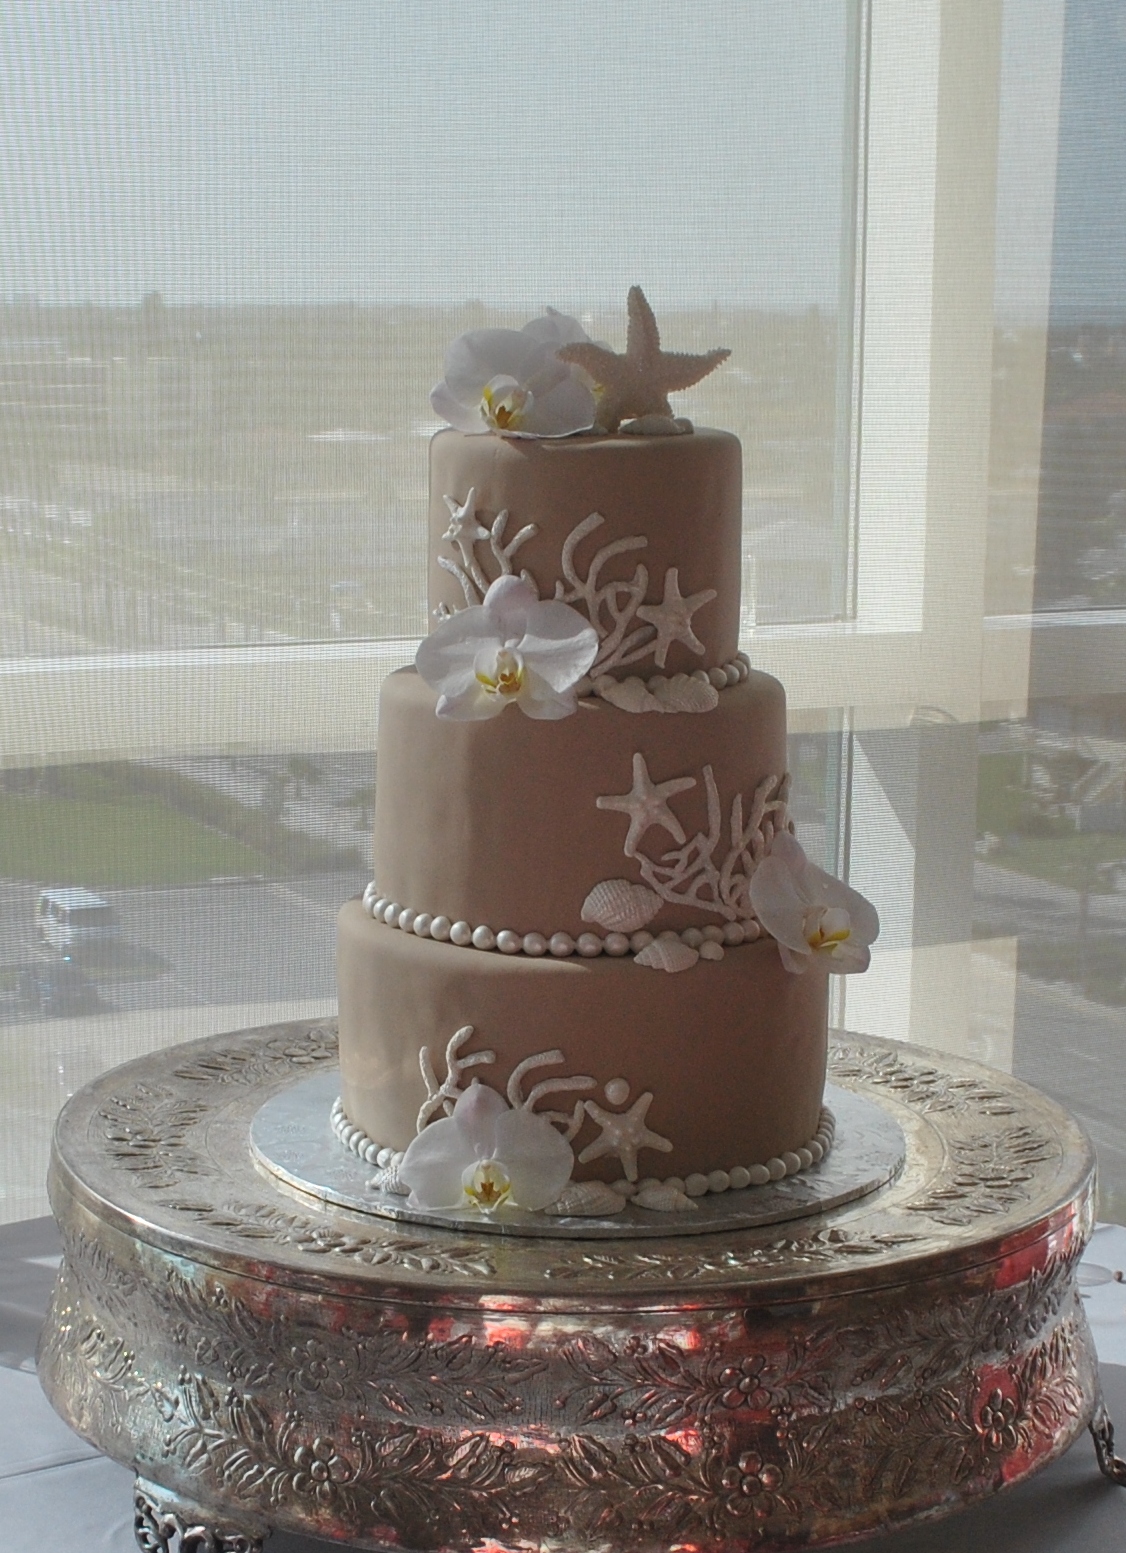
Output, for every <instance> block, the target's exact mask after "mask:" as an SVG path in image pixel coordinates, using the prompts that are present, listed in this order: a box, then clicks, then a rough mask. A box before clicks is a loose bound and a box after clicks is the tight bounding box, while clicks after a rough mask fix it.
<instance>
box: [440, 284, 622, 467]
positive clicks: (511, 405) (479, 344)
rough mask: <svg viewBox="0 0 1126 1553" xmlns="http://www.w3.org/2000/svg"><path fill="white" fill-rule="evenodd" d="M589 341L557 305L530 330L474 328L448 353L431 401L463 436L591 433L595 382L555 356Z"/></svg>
mask: <svg viewBox="0 0 1126 1553" xmlns="http://www.w3.org/2000/svg"><path fill="white" fill-rule="evenodd" d="M588 338H589V337H588V335H587V334H586V331H585V330H584V329H583V327H582V325H581V324H580V323H579V321H578V320H577V319H575V318H570V317H568V315H567V314H566V313H557V312H556V311H555V309H554V308H550V307H549V308H548V310H547V314H546V316H545V317H543V318H534V319H533V320H532V321H531V323H528V324H525V325H524V327H523V329H471V330H470V331H469V333H468V334H462V335H459V336H458V338H457V339H456V340H455V341H454V342H453V344H452V345H451V346H450V348H449V350H448V351H447V353H446V366H445V376H444V377H443V379H442V381H441V382H440V383H439V384H438V385H437V386H436V387H435V388H434V389H433V391H432V392H431V395H430V403H431V404H432V405H433V407H434V409H435V410H436V412H437V413H438V414H439V415H440V416H441V417H442V419H443V420H445V421H449V423H450V425H451V426H455V427H456V428H457V429H458V431H468V432H486V431H499V432H503V433H504V434H505V435H507V436H513V437H568V436H570V435H571V433H572V432H576V431H585V430H586V429H587V428H588V427H589V426H592V425H593V424H594V413H595V405H594V394H593V392H592V385H591V381H590V378H589V377H588V376H587V374H586V373H585V372H584V371H583V370H582V368H581V367H576V366H571V365H568V363H566V362H563V361H560V360H559V359H558V357H557V356H556V354H555V352H556V351H557V350H558V348H559V347H560V346H561V345H576V344H579V343H581V342H582V341H586V340H588Z"/></svg>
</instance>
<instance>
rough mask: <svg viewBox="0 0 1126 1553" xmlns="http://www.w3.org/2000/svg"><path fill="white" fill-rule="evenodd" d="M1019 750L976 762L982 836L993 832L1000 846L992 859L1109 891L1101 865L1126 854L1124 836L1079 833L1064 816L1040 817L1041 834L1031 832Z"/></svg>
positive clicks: (1034, 874) (1072, 885) (1078, 885)
mask: <svg viewBox="0 0 1126 1553" xmlns="http://www.w3.org/2000/svg"><path fill="white" fill-rule="evenodd" d="M1021 773H1022V758H1021V756H1020V755H985V756H983V757H982V759H981V760H980V761H979V763H978V778H977V829H978V835H983V834H984V833H985V832H986V831H991V832H992V833H993V835H995V836H1000V837H1001V840H1002V846H1001V848H1000V850H999V851H997V852H994V853H992V854H991V855H990V858H989V861H990V862H991V863H994V864H996V865H997V867H999V868H1011V869H1012V870H1013V872H1014V873H1018V874H1029V875H1030V876H1031V877H1033V878H1035V879H1046V880H1048V881H1049V882H1050V883H1051V884H1062V885H1066V887H1067V888H1068V889H1070V890H1081V889H1088V890H1090V891H1091V892H1092V893H1093V894H1103V893H1104V892H1106V891H1108V890H1110V888H1111V881H1110V880H1109V879H1108V878H1107V877H1106V875H1105V874H1102V875H1100V873H1099V865H1100V864H1104V863H1111V862H1117V861H1119V860H1120V859H1124V858H1126V836H1122V835H1112V834H1105V833H1103V832H1101V831H1088V832H1087V833H1086V834H1080V833H1079V832H1078V831H1076V830H1075V829H1073V827H1072V826H1071V824H1070V823H1069V822H1068V821H1067V820H1066V819H1058V820H1048V819H1044V820H1042V821H1040V822H1039V826H1040V829H1041V830H1042V831H1043V832H1044V833H1043V834H1030V833H1029V819H1030V810H1029V805H1028V800H1027V798H1026V796H1025V795H1024V794H1023V793H1022V792H1021V791H1020V779H1021Z"/></svg>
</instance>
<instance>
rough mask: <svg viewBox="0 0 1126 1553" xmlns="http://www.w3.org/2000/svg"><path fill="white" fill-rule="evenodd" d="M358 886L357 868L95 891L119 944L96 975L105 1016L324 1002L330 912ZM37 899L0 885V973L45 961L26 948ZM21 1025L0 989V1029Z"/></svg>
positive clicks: (328, 991) (330, 973) (361, 880)
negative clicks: (114, 918)
mask: <svg viewBox="0 0 1126 1553" xmlns="http://www.w3.org/2000/svg"><path fill="white" fill-rule="evenodd" d="M366 882H367V881H366V878H365V876H364V874H363V872H362V871H359V870H357V871H356V872H355V873H354V874H353V873H347V874H343V873H329V874H310V875H308V876H306V877H304V878H300V879H295V880H288V881H285V882H277V881H257V880H245V881H237V882H232V883H230V884H223V885H213V884H204V885H198V886H191V887H187V888H180V889H132V890H107V891H104V892H103V893H104V895H105V898H106V899H107V900H108V901H109V902H110V903H111V905H112V906H113V908H114V910H115V911H116V912H117V914H118V916H119V917H120V919H121V939H122V947H121V952H120V954H119V956H118V957H117V958H118V959H119V960H120V962H121V965H120V970H121V974H120V975H115V974H113V969H112V967H111V968H110V969H109V970H108V971H105V972H103V971H102V970H99V971H98V972H97V975H96V979H97V984H98V990H99V993H100V995H101V997H102V1000H103V1003H104V1004H105V1009H106V1012H107V1013H113V1012H128V1011H132V1010H137V1009H145V1008H171V1007H193V1006H197V1005H206V1004H221V1003H257V1002H264V1003H274V1002H278V1001H285V1000H287V999H292V998H298V999H300V998H315V997H331V996H332V995H333V994H334V992H335V986H336V983H335V973H334V968H333V962H334V956H335V949H336V932H335V923H336V912H337V910H338V909H339V906H340V904H341V902H342V901H345V900H347V899H348V898H349V896H352V895H356V894H359V892H360V891H361V890H362V889H363V887H364V884H365V883H366ZM37 894H38V891H37V890H36V888H35V886H34V885H23V884H6V885H0V971H7V972H10V971H11V970H12V969H13V968H15V969H18V968H20V967H25V966H28V965H33V964H36V963H40V962H42V961H44V960H45V959H46V960H50V959H51V958H53V955H52V954H51V953H45V952H44V951H43V950H41V949H40V948H39V947H38V945H37V942H36V937H35V933H34V910H35V902H36V898H37ZM5 980H6V981H9V982H10V981H11V980H12V977H11V975H10V974H9V975H7V976H6V977H5ZM28 1017H29V1013H28V1011H27V1010H26V1009H24V1008H21V1007H20V1004H19V999H18V997H17V995H16V993H15V990H14V989H13V988H10V987H9V989H8V990H7V991H3V990H0V1024H18V1023H21V1022H23V1021H24V1020H26V1019H27V1018H28Z"/></svg>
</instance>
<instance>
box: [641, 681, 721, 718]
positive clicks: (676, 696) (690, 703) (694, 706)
mask: <svg viewBox="0 0 1126 1553" xmlns="http://www.w3.org/2000/svg"><path fill="white" fill-rule="evenodd" d="M649 689H650V692H651V694H652V695H653V696H654V697H655V698H656V700H657V701H658V702H659V703H660V706H661V710H662V711H665V712H711V711H714V709H715V708H716V707H717V706H718V705H719V691H718V690H716V688H715V686H714V685H712V683H711V682H710V681H709V680H707V679H705V680H703V681H700V680H698V679H694V678H693V677H692V676H691V675H690V674H674V675H673V677H672V679H670V680H666V681H665V682H664V683H663V684H661V685H657V686H654V684H653V681H652V680H650V681H649Z"/></svg>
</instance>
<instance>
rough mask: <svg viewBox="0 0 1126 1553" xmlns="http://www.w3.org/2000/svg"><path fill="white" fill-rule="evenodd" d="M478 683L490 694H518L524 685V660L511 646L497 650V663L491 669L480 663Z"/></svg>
mask: <svg viewBox="0 0 1126 1553" xmlns="http://www.w3.org/2000/svg"><path fill="white" fill-rule="evenodd" d="M476 674H477V683H478V684H479V685H482V686H484V688H485V690H487V691H488V693H489V694H490V695H495V696H518V695H519V694H520V691H521V690H522V688H523V685H524V660H523V658H521V656H520V654H519V653H518V652H513V651H512V649H511V648H509V647H501V648H498V650H497V656H496V663H495V664H494V665H493V667H492V668H491V669H488V668H485V667H483V666H481V665H478V668H477V670H476Z"/></svg>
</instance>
